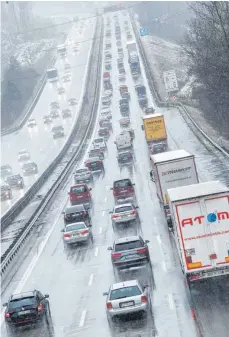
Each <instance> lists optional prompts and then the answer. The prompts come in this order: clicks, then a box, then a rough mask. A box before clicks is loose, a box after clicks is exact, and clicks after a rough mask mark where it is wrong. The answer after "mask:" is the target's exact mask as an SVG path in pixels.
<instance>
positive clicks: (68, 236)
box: [61, 222, 92, 245]
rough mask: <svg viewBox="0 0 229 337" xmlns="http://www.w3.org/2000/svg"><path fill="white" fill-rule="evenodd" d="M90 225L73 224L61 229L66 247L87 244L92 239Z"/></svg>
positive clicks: (82, 223) (83, 223)
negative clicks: (80, 243)
mask: <svg viewBox="0 0 229 337" xmlns="http://www.w3.org/2000/svg"><path fill="white" fill-rule="evenodd" d="M91 227H92V225H91V224H88V225H86V223H85V222H75V223H72V224H69V225H66V226H65V228H64V229H62V231H61V232H62V233H63V240H64V243H65V244H67V245H70V244H74V243H79V242H88V241H89V240H90V239H92V231H91Z"/></svg>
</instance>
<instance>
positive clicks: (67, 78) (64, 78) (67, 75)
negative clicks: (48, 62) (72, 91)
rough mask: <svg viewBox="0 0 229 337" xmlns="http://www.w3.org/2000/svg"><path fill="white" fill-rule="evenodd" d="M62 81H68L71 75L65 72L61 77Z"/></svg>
mask: <svg viewBox="0 0 229 337" xmlns="http://www.w3.org/2000/svg"><path fill="white" fill-rule="evenodd" d="M62 81H63V83H66V82H70V81H71V76H70V75H69V74H65V75H64V76H63V78H62Z"/></svg>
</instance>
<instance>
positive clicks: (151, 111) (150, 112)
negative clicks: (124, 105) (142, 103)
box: [144, 107, 155, 114]
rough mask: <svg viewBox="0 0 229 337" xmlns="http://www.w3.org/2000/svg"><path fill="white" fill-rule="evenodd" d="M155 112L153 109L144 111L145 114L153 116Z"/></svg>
mask: <svg viewBox="0 0 229 337" xmlns="http://www.w3.org/2000/svg"><path fill="white" fill-rule="evenodd" d="M154 112H155V109H154V108H153V107H151V108H145V109H144V113H145V114H153V113H154Z"/></svg>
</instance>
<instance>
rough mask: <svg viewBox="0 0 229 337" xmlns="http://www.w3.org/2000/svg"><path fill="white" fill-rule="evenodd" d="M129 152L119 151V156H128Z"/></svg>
mask: <svg viewBox="0 0 229 337" xmlns="http://www.w3.org/2000/svg"><path fill="white" fill-rule="evenodd" d="M130 155H131V153H130V152H121V153H119V157H126V156H130Z"/></svg>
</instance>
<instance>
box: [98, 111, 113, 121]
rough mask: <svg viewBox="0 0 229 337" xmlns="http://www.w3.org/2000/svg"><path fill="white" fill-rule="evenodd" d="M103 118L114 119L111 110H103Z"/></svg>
mask: <svg viewBox="0 0 229 337" xmlns="http://www.w3.org/2000/svg"><path fill="white" fill-rule="evenodd" d="M100 115H101V117H106V119H107V120H111V119H112V114H111V111H110V110H109V109H106V110H105V109H103V110H102V111H101V113H100Z"/></svg>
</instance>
